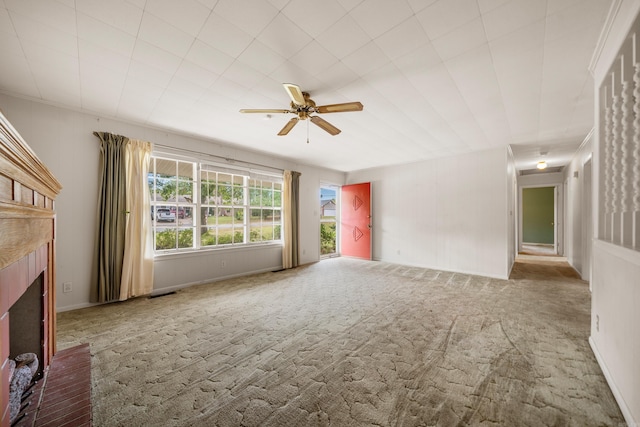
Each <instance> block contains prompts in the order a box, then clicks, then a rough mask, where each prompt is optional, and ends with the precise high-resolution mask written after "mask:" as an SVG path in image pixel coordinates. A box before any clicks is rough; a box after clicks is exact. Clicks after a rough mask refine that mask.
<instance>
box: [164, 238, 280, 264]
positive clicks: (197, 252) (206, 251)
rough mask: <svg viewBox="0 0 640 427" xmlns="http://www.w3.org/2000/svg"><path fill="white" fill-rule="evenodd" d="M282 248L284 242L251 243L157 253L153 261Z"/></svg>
mask: <svg viewBox="0 0 640 427" xmlns="http://www.w3.org/2000/svg"><path fill="white" fill-rule="evenodd" d="M282 246H283V243H282V242H269V243H249V244H244V245H237V246H224V247H218V248H203V249H185V250H182V251H179V252H166V253H163V252H160V253H156V254H154V256H153V259H154V261H160V260H165V259H175V258H187V257H194V256H207V255H211V254H214V253H220V252H246V251H256V250H263V249H266V248H269V249H271V248H282Z"/></svg>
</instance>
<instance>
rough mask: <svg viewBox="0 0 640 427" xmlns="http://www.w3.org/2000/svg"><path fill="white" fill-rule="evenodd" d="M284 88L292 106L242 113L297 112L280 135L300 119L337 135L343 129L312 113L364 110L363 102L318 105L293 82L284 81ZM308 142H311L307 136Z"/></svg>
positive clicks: (244, 111)
mask: <svg viewBox="0 0 640 427" xmlns="http://www.w3.org/2000/svg"><path fill="white" fill-rule="evenodd" d="M282 85H283V86H284V89H285V90H286V91H287V94H289V97H290V98H291V108H290V109H288V110H284V109H270V108H266V109H264V108H263V109H245V108H243V109H241V110H240V112H241V113H259V114H267V115H270V114H288V113H290V114H295V115H296V116H297V117H294V118H293V119H291V120H289V121H288V122H287V124H285V125H284V127H283V128H282V129H281V130H280V132H278V135H279V136H284V135H287V134H288V133H289V132H290V131H291V129H293V127H294V126H295V125H296V124H297V123H298V122H299V121H300V120H307V119H309V121H311V122H312V123H313V124H315V125H316V126H318V127H319V128H320V129H322V130H324V131H325V132H327V133H329V134H330V135H337V134H339V133H340V132H341V131H340V129H338V128H337V127H335V126H334V125H332V124H331V123H329V122H327V121H326V120H324V119H322V118H321V117H319V116H315V115H312V114H326V113H344V112H350V111H362V109H363V108H364V106H363V105H362V103H361V102H345V103H342V104H330V105H321V106H319V107H318V106H316V103H315V102H314V101H313V99H311V97H310V96H309V93H308V92H303V91H302V90H301V89H300V86H298V85H296V84H293V83H283V84H282ZM307 142H309V140H308V138H307Z"/></svg>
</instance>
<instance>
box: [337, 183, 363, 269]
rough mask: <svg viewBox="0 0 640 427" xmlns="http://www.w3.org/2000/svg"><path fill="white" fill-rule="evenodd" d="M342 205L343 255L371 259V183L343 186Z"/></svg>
mask: <svg viewBox="0 0 640 427" xmlns="http://www.w3.org/2000/svg"><path fill="white" fill-rule="evenodd" d="M340 206H341V208H340V253H341V255H343V256H350V257H355V258H363V259H371V183H370V182H364V183H362V184H352V185H345V186H343V187H342V197H341V202H340Z"/></svg>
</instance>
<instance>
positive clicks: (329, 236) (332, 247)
mask: <svg viewBox="0 0 640 427" xmlns="http://www.w3.org/2000/svg"><path fill="white" fill-rule="evenodd" d="M339 194H340V187H338V186H336V185H329V184H327V185H320V258H329V257H333V256H338V255H339V250H338V241H339V240H338V227H337V224H338V216H337V213H338V212H339V211H338V204H339V200H338V199H339Z"/></svg>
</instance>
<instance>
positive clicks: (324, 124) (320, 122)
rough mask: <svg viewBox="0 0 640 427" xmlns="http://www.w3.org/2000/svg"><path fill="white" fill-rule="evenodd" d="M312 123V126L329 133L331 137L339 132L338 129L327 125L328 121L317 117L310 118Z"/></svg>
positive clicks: (329, 124)
mask: <svg viewBox="0 0 640 427" xmlns="http://www.w3.org/2000/svg"><path fill="white" fill-rule="evenodd" d="M309 120H311V121H312V122H313V124H314V125H316V126H318V127H320V128H322V129H323V130H325V131H327V132H329V133H330V134H331V135H334V136H335V135H337V134H339V133H340V132H341V130H340V129H338V128H337V127H335V126H334V125H332V124H331V123H329V122H328V121H326V120H324V119H321V118H320V117H318V116H312V117H310V118H309Z"/></svg>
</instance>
